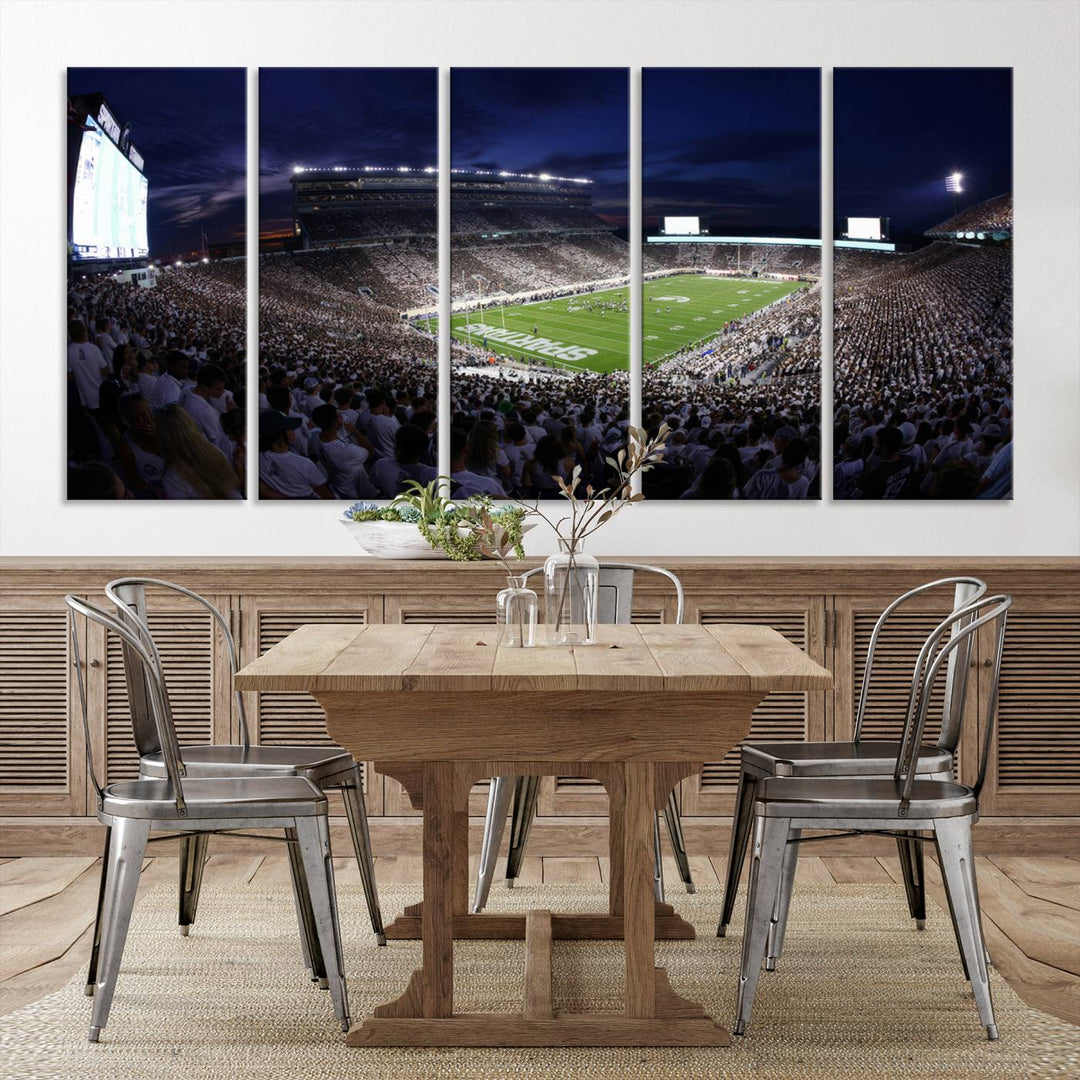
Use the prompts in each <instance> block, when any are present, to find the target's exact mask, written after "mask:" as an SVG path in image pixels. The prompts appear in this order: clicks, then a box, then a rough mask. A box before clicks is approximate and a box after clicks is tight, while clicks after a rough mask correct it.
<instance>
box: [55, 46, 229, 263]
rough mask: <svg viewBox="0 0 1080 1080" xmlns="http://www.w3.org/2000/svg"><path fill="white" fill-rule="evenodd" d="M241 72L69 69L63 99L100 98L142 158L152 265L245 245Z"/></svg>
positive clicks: (218, 69) (203, 69)
mask: <svg viewBox="0 0 1080 1080" xmlns="http://www.w3.org/2000/svg"><path fill="white" fill-rule="evenodd" d="M245 78H246V76H245V73H244V69H243V68H68V94H69V96H71V97H79V96H82V95H84V94H92V93H94V92H100V93H102V94H104V95H105V103H106V104H107V105H108V106H109V109H110V111H111V112H112V114H113V116H114V117H115V118H116V121H117V123H118V124H119V125H120V126H121V127H123V126H124V125H125V124H131V142H132V144H133V145H134V147H135V149H136V150H138V151H139V153H140V154H142V156H143V157H144V158H145V161H146V163H145V165H144V167H143V171H144V173H145V174H146V178H147V180H148V181H149V200H148V205H147V231H148V234H149V243H150V255H151V257H152V258H167V257H168V256H170V255H175V254H182V253H187V252H189V251H197V250H199V249H201V248H202V239H201V236H200V227H201V228H204V229H205V230H206V236H207V239H208V241H209V242H210V243H211V244H216V243H227V242H235V241H241V240H243V238H244V217H245V212H246V211H245V204H246V191H245V185H246V177H247V167H246V149H245V138H246V121H245V113H246V92H245Z"/></svg>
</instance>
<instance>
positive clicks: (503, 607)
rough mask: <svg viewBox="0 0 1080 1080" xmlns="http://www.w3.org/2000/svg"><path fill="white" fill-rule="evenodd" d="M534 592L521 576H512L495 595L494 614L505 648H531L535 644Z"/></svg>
mask: <svg viewBox="0 0 1080 1080" xmlns="http://www.w3.org/2000/svg"><path fill="white" fill-rule="evenodd" d="M538 606H539V604H538V601H537V597H536V593H534V592H533V591H532V589H530V588H527V587H526V585H525V579H524V578H523V577H512V578H510V579H509V584H508V585H507V586H506V588H505V589H503V590H502V592H500V593H499V594H498V595H497V596H496V597H495V614H496V619H497V621H498V624H499V626H501V627H503V634H502V644H503V646H504V647H505V648H507V649H531V648H532V647H533V646H534V645H535V644H536V613H537V608H538Z"/></svg>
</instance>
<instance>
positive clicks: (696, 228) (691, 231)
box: [660, 217, 703, 236]
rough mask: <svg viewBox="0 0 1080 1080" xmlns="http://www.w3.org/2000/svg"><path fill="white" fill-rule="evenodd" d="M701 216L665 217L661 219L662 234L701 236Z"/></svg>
mask: <svg viewBox="0 0 1080 1080" xmlns="http://www.w3.org/2000/svg"><path fill="white" fill-rule="evenodd" d="M702 231H703V230H702V228H701V218H699V217H664V218H661V219H660V235H661V236H701V234H702Z"/></svg>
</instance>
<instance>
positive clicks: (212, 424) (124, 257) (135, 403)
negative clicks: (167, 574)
mask: <svg viewBox="0 0 1080 1080" xmlns="http://www.w3.org/2000/svg"><path fill="white" fill-rule="evenodd" d="M67 74H68V79H67V90H68V101H67V117H66V150H67V165H68V170H67V176H68V182H67V233H68V251H67V262H68V280H67V333H68V345H67V372H68V381H67V459H68V475H67V497H68V498H69V499H106V500H107V499H147V500H155V499H185V500H186V499H242V498H243V497H244V482H245V471H246V456H247V447H246V441H245V419H244V385H245V364H246V361H245V355H246V348H245V342H246V326H247V301H246V278H247V271H246V260H245V234H244V219H245V207H246V183H247V168H246V151H245V138H246V131H245V127H246V124H245V113H246V104H245V96H246V95H245V72H244V69H243V68H69V69H68V73H67Z"/></svg>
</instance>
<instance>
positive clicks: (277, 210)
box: [259, 68, 438, 233]
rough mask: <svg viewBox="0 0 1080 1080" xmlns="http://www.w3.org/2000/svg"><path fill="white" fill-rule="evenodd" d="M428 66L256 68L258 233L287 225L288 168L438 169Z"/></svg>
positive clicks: (433, 95)
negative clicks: (364, 167)
mask: <svg viewBox="0 0 1080 1080" xmlns="http://www.w3.org/2000/svg"><path fill="white" fill-rule="evenodd" d="M437 121H438V99H437V85H436V69H435V68H263V69H261V70H260V72H259V231H260V232H261V233H266V232H275V231H280V230H282V229H286V228H289V227H290V226H291V224H292V185H291V183H290V180H291V177H292V173H293V166H295V165H304V166H307V167H309V168H311V167H317V168H325V167H330V166H334V165H344V166H347V167H350V168H353V167H356V166H361V165H388V166H394V167H396V166H398V165H408V166H411V167H413V168H421V169H422V168H425V167H427V166H435V165H437V164H438V158H437V155H438V141H437V135H436V129H437Z"/></svg>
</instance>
